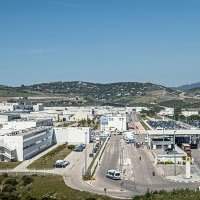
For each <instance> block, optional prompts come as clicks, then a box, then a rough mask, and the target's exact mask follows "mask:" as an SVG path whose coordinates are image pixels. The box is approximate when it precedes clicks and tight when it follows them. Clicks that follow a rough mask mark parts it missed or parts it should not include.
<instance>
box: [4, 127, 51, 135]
mask: <svg viewBox="0 0 200 200" xmlns="http://www.w3.org/2000/svg"><path fill="white" fill-rule="evenodd" d="M49 128H50V127H33V128H27V129H24V130H19V131H17V130H13V129H0V136H25V135H30V134H34V133H37V132H41V131H45V130H48V129H49Z"/></svg>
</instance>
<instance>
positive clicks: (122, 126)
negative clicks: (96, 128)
mask: <svg viewBox="0 0 200 200" xmlns="http://www.w3.org/2000/svg"><path fill="white" fill-rule="evenodd" d="M100 129H101V131H120V132H123V131H126V130H127V116H126V114H124V115H122V114H121V115H120V114H118V115H113V114H111V115H104V116H102V117H101V118H100Z"/></svg>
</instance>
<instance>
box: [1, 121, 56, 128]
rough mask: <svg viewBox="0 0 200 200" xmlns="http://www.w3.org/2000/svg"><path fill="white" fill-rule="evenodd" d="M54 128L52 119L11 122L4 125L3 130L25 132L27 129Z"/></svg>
mask: <svg viewBox="0 0 200 200" xmlns="http://www.w3.org/2000/svg"><path fill="white" fill-rule="evenodd" d="M40 126H53V121H52V119H35V120H26V121H23V120H20V121H10V122H5V123H3V124H2V129H12V130H23V129H27V128H33V127H40Z"/></svg>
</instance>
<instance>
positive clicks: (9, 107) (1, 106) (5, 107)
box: [0, 102, 18, 112]
mask: <svg viewBox="0 0 200 200" xmlns="http://www.w3.org/2000/svg"><path fill="white" fill-rule="evenodd" d="M17 106H18V103H8V102H2V103H0V111H2V112H13V111H14V110H15V109H16V107H17Z"/></svg>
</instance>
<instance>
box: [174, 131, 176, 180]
mask: <svg viewBox="0 0 200 200" xmlns="http://www.w3.org/2000/svg"><path fill="white" fill-rule="evenodd" d="M175 139H176V131H174V139H173V140H174V176H176V150H175V149H176V148H175Z"/></svg>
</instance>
